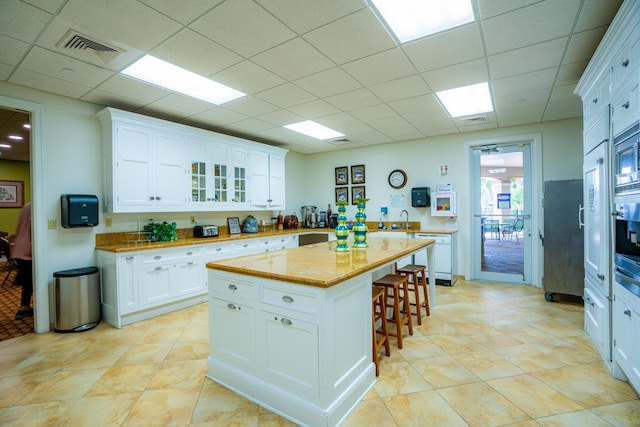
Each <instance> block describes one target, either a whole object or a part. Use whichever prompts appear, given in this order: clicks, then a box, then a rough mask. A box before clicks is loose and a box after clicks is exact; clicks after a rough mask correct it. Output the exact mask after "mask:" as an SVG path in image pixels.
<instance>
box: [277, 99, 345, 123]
mask: <svg viewBox="0 0 640 427" xmlns="http://www.w3.org/2000/svg"><path fill="white" fill-rule="evenodd" d="M289 111H292V112H294V113H296V114H300V115H301V116H302V117H304V118H306V119H315V118H317V117H324V116H328V115H331V114H336V113H338V112H340V110H339V109H337V108H336V107H334V106H333V105H331V104H329V103H328V102H326V101H322V100H320V99H318V100H315V101H311V102H306V103H304V104H300V105H296V106H293V107H291V108H289Z"/></svg>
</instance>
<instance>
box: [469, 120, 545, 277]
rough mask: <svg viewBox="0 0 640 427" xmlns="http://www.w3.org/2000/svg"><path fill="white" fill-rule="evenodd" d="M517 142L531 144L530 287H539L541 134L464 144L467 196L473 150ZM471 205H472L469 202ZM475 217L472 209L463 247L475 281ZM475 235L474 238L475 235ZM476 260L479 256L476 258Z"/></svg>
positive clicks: (540, 255) (471, 176)
mask: <svg viewBox="0 0 640 427" xmlns="http://www.w3.org/2000/svg"><path fill="white" fill-rule="evenodd" d="M517 143H529V144H531V183H530V184H531V278H530V282H531V284H532V285H534V286H536V287H538V288H542V268H543V266H542V263H541V262H540V260H541V259H542V244H541V241H540V238H539V235H540V233H542V222H541V221H542V218H541V215H540V212H541V209H542V205H541V203H542V189H543V176H542V134H541V133H539V132H536V133H529V134H521V135H513V136H503V137H496V138H488V139H475V140H471V141H468V142H467V143H466V150H467V155H468V164H469V171H470V172H469V197H470V198H471V197H474V196H473V194H472V193H473V182H474V179H473V173H471V170H472V166H473V150H474V149H475V148H478V147H480V146H483V145H492V144H495V145H501V144H509V145H513V144H517ZM470 206H473V205H472V204H471V203H470ZM473 220H474V215H473V212H472V209H470V215H469V216H468V218H467V229H468V230H469V241H470V244H469V245H466V247H465V249H464V250H465V260H466V264H467V265H466V267H465V270H466V271H467V272H469V280H475V277H474V274H475V273H474V268H473V267H474V262H477V260H475V259H474V258H473V256H474V254H473V247H474V246H475V245H474V238H480V235H479V230H474V228H473V224H474V222H473ZM476 234H477V236H476ZM477 258H478V260H479V259H480V257H479V256H478V257H477Z"/></svg>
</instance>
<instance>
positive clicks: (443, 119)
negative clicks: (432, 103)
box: [403, 109, 455, 135]
mask: <svg viewBox="0 0 640 427" xmlns="http://www.w3.org/2000/svg"><path fill="white" fill-rule="evenodd" d="M403 117H404V118H405V119H407V121H408V122H409V123H411V125H413V127H415V128H416V129H418V130H419V131H421V132H422V133H424V134H425V135H431V132H432V131H434V130H442V129H455V126H454V125H453V121H452V120H451V118H450V117H449V116H448V115H447V113H445V112H444V110H442V109H439V110H430V111H421V112H419V113H411V114H405V115H404V116H403Z"/></svg>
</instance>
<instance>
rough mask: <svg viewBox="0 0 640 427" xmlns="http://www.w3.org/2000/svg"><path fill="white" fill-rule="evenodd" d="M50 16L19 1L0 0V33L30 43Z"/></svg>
mask: <svg viewBox="0 0 640 427" xmlns="http://www.w3.org/2000/svg"><path fill="white" fill-rule="evenodd" d="M51 16H52V15H51V14H50V13H47V12H45V11H44V10H42V9H39V8H37V7H34V6H31V5H29V4H27V3H23V2H21V1H15V0H14V1H4V0H3V1H0V34H4V35H6V36H10V37H12V38H15V39H18V40H22V41H24V42H27V43H32V42H33V41H35V39H36V37H37V36H38V34H40V32H41V31H42V29H43V28H44V27H45V25H46V24H47V22H49V20H50V19H51Z"/></svg>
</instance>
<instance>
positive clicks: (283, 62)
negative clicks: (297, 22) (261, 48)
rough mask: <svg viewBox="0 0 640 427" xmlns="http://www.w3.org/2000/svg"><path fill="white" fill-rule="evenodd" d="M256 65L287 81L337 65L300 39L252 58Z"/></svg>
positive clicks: (297, 38)
mask: <svg viewBox="0 0 640 427" xmlns="http://www.w3.org/2000/svg"><path fill="white" fill-rule="evenodd" d="M251 60H252V61H254V62H255V63H257V64H259V65H261V66H263V67H265V68H267V69H269V70H271V71H273V72H274V73H276V74H277V75H279V76H280V77H282V78H284V79H287V80H295V79H299V78H301V77H304V76H308V75H310V74H314V73H317V72H318V71H322V70H326V69H328V68H331V67H334V66H335V64H334V63H333V62H332V61H331V60H329V59H328V58H327V57H326V56H324V55H323V54H321V53H320V52H318V50H317V49H316V48H314V47H313V46H311V45H310V44H309V43H307V42H306V41H305V40H303V39H302V38H300V37H296V38H295V39H293V40H289V41H288V42H285V43H283V44H281V45H279V46H276V47H274V48H273V49H270V50H268V51H266V52H263V53H261V54H259V55H256V56H254V57H253V58H251Z"/></svg>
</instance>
